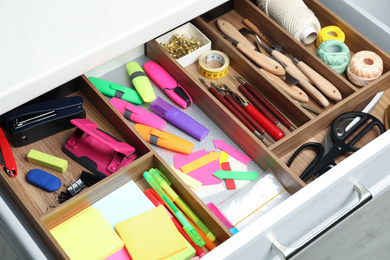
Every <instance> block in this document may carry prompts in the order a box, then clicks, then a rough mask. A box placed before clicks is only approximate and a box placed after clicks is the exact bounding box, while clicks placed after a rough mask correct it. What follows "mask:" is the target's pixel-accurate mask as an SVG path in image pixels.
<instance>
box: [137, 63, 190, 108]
mask: <svg viewBox="0 0 390 260" xmlns="http://www.w3.org/2000/svg"><path fill="white" fill-rule="evenodd" d="M144 70H145V72H146V74H147V75H148V76H149V78H151V79H152V80H153V82H154V83H155V84H156V85H157V86H158V87H159V88H161V89H162V90H163V91H164V92H165V94H167V96H168V97H170V98H171V99H172V100H173V101H174V102H175V103H176V104H178V105H179V106H181V107H182V108H187V107H189V106H190V105H191V104H192V99H191V97H190V95H189V94H188V93H187V91H186V90H185V89H184V88H183V87H182V86H181V85H180V83H179V82H177V81H176V79H174V78H173V77H172V76H171V74H169V73H168V72H167V71H166V70H165V69H164V68H163V67H161V66H160V65H158V64H157V63H156V62H154V61H148V62H146V63H145V64H144Z"/></svg>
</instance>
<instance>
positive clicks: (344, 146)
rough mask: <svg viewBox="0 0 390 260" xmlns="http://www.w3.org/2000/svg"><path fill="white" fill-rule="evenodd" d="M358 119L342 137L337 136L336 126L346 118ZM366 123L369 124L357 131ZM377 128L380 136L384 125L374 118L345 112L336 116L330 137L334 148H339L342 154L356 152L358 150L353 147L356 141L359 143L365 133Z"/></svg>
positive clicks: (359, 113) (362, 113)
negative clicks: (333, 142)
mask: <svg viewBox="0 0 390 260" xmlns="http://www.w3.org/2000/svg"><path fill="white" fill-rule="evenodd" d="M351 117H354V118H359V120H358V121H357V122H355V124H354V125H353V126H352V127H351V129H349V130H348V131H346V132H345V133H344V134H342V135H340V136H339V135H338V134H337V126H338V124H339V123H340V122H341V121H343V120H345V119H347V118H351ZM368 121H370V122H369V124H368V125H366V126H365V127H364V128H363V129H362V130H359V129H360V128H361V127H362V126H364V125H365V124H366V123H367V122H368ZM375 126H377V127H378V129H379V130H380V132H381V134H383V133H384V132H385V127H384V125H383V124H382V123H381V122H380V121H379V120H378V119H377V118H376V117H374V116H372V115H370V114H367V113H364V112H358V111H352V112H346V113H343V114H341V115H339V116H337V117H336V118H335V119H334V120H333V122H332V125H331V135H332V138H333V140H334V141H335V146H339V147H340V148H339V149H340V150H343V151H344V152H348V151H350V152H356V151H357V150H359V148H357V147H354V145H355V144H356V142H357V141H359V140H360V139H361V138H362V137H363V136H364V135H365V134H367V132H369V131H370V130H371V129H372V128H373V127H375ZM355 133H357V134H356V136H354V137H353V138H352V139H351V140H350V141H349V142H348V143H347V142H346V141H347V139H348V138H349V137H350V136H351V135H353V134H355Z"/></svg>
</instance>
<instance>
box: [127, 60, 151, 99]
mask: <svg viewBox="0 0 390 260" xmlns="http://www.w3.org/2000/svg"><path fill="white" fill-rule="evenodd" d="M126 69H127V73H128V74H129V77H130V80H131V83H132V84H133V86H134V87H135V89H136V90H137V92H138V94H139V95H140V96H141V98H142V99H143V101H145V102H152V101H153V100H155V99H156V94H154V90H153V87H152V84H151V83H150V81H149V78H148V77H147V76H146V74H145V72H144V71H143V70H142V68H141V66H140V65H139V64H138V63H137V62H135V61H132V62H129V63H127V64H126Z"/></svg>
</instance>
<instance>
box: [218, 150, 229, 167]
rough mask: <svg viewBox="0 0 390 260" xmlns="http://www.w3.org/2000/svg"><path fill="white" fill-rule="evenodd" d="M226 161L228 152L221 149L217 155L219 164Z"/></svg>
mask: <svg viewBox="0 0 390 260" xmlns="http://www.w3.org/2000/svg"><path fill="white" fill-rule="evenodd" d="M228 161H229V154H228V153H227V152H224V151H222V152H221V155H220V156H219V164H221V165H222V163H224V162H228Z"/></svg>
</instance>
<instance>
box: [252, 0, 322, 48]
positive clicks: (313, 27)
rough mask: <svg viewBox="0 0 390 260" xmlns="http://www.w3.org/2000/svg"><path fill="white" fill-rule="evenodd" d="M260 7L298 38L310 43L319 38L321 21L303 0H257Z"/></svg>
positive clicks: (304, 42)
mask: <svg viewBox="0 0 390 260" xmlns="http://www.w3.org/2000/svg"><path fill="white" fill-rule="evenodd" d="M256 1H257V5H258V7H259V8H260V9H261V10H263V12H265V13H266V14H267V15H268V16H269V17H271V18H272V19H273V20H274V21H275V22H277V23H278V24H279V25H280V26H282V27H283V28H284V29H285V30H286V31H287V32H288V33H290V34H291V35H292V36H293V37H294V38H295V39H296V40H298V41H300V42H302V43H303V44H310V43H312V42H314V41H315V40H316V39H317V35H318V33H319V31H320V30H321V25H320V22H319V21H318V19H317V17H316V16H315V15H314V13H313V12H312V11H311V10H310V9H309V8H308V7H307V6H306V4H305V3H304V2H303V1H302V0H256Z"/></svg>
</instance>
